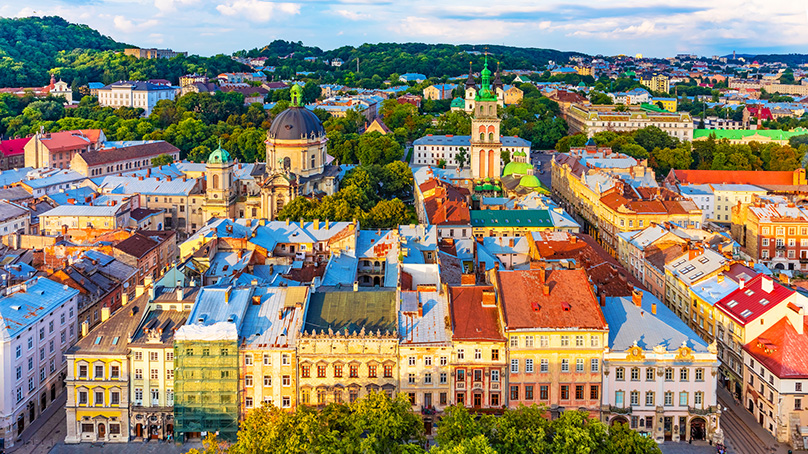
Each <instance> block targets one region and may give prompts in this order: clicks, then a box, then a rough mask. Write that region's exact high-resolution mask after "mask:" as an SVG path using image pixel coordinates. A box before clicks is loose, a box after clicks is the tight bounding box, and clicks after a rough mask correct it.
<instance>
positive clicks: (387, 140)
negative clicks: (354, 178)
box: [356, 131, 404, 165]
mask: <svg viewBox="0 0 808 454" xmlns="http://www.w3.org/2000/svg"><path fill="white" fill-rule="evenodd" d="M403 156H404V150H403V148H401V145H400V144H399V143H398V142H396V140H395V139H394V138H392V137H390V136H389V135H384V134H381V133H380V132H376V131H373V132H370V133H365V134H362V135H361V136H359V143H358V146H357V148H356V157H357V158H358V160H359V163H360V164H362V165H369V164H382V165H384V164H387V163H390V162H393V161H395V160H399V159H401V158H402V157H403Z"/></svg>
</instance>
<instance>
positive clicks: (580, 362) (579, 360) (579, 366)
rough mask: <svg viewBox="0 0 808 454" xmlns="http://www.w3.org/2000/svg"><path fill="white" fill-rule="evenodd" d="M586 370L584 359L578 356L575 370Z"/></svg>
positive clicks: (579, 371)
mask: <svg viewBox="0 0 808 454" xmlns="http://www.w3.org/2000/svg"><path fill="white" fill-rule="evenodd" d="M583 371H584V359H583V358H577V359H576V360H575V372H578V373H581V372H583Z"/></svg>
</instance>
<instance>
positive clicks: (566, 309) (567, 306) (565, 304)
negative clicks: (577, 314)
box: [561, 301, 571, 312]
mask: <svg viewBox="0 0 808 454" xmlns="http://www.w3.org/2000/svg"><path fill="white" fill-rule="evenodd" d="M561 308H562V309H564V312H569V311H570V309H571V306H570V303H568V302H566V301H562V302H561Z"/></svg>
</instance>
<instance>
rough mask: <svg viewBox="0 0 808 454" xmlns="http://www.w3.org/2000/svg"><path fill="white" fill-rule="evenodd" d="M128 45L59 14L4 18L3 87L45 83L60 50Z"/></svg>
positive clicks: (0, 26) (0, 48)
mask: <svg viewBox="0 0 808 454" xmlns="http://www.w3.org/2000/svg"><path fill="white" fill-rule="evenodd" d="M125 46H126V45H125V44H123V43H119V42H117V41H115V40H113V39H112V38H110V37H108V36H104V35H102V34H100V33H98V31H96V30H93V29H92V28H90V27H88V26H87V25H79V24H71V23H69V22H67V21H66V20H64V19H62V18H61V17H58V16H48V17H25V18H20V19H8V18H0V86H4V87H8V86H32V85H33V86H41V85H44V84H46V83H47V82H48V80H49V79H50V76H49V74H48V71H49V70H50V69H51V68H53V67H55V66H57V61H56V57H57V55H58V54H59V52H60V51H72V50H74V49H90V50H119V49H123V48H124V47H125Z"/></svg>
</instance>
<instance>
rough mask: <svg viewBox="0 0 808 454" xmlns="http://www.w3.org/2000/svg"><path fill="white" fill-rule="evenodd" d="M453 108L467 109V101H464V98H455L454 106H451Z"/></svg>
mask: <svg viewBox="0 0 808 454" xmlns="http://www.w3.org/2000/svg"><path fill="white" fill-rule="evenodd" d="M451 107H462V108H465V107H466V101H464V100H463V98H459V97H458V98H455V99H453V100H452V105H451Z"/></svg>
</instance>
